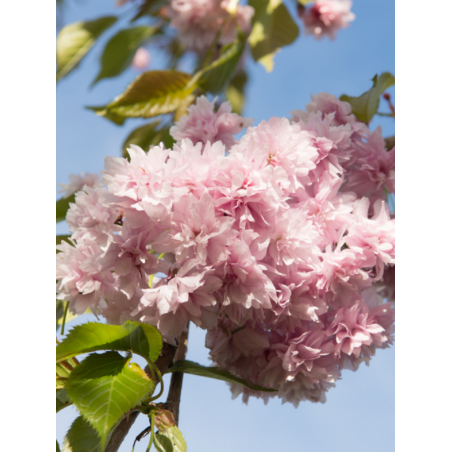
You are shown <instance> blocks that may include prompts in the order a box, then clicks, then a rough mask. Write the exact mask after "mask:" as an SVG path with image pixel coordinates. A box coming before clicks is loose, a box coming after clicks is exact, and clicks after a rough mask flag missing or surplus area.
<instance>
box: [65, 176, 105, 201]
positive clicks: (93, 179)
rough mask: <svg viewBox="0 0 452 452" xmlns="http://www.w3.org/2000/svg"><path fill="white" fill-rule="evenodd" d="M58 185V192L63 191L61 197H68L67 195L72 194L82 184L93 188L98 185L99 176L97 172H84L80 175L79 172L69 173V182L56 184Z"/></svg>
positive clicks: (81, 186)
mask: <svg viewBox="0 0 452 452" xmlns="http://www.w3.org/2000/svg"><path fill="white" fill-rule="evenodd" d="M58 185H59V186H60V190H59V191H60V192H64V196H63V198H69V196H71V195H73V194H74V193H75V192H77V191H79V190H81V189H82V188H83V186H84V185H87V186H88V187H91V188H94V187H97V186H98V185H99V176H98V175H97V174H92V173H85V175H84V176H82V173H79V174H70V175H69V184H58Z"/></svg>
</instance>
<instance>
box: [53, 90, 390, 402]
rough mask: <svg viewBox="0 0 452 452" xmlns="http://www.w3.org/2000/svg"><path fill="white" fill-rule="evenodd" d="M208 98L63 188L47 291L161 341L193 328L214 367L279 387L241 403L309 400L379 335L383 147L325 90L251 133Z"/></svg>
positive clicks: (382, 327) (321, 394)
mask: <svg viewBox="0 0 452 452" xmlns="http://www.w3.org/2000/svg"><path fill="white" fill-rule="evenodd" d="M214 104H215V101H213V102H209V101H208V100H207V99H206V98H205V97H201V98H199V99H198V100H197V102H196V104H195V105H193V106H192V107H190V109H189V111H188V115H187V116H185V117H183V118H182V119H181V120H180V121H179V123H177V124H175V125H174V126H173V128H172V129H171V133H172V135H173V137H174V138H175V140H176V144H175V145H174V147H173V149H165V148H164V147H163V145H160V146H157V147H152V148H151V149H149V151H148V152H145V151H144V150H142V149H141V148H139V147H137V146H134V145H131V146H130V148H129V155H130V161H128V160H126V159H124V158H119V157H108V158H106V161H105V169H104V170H103V172H102V178H101V180H100V182H98V183H95V184H94V185H93V184H91V185H92V186H88V185H85V187H84V188H83V189H82V190H81V191H79V192H78V193H76V200H75V203H74V204H72V205H71V207H70V209H69V212H68V214H67V223H68V224H69V227H70V230H71V232H72V239H71V243H66V242H63V243H62V244H61V245H59V246H58V247H57V249H58V250H59V252H58V253H57V255H56V257H57V280H58V283H57V297H58V299H61V300H67V301H69V302H70V305H69V306H70V309H71V311H73V312H75V313H82V312H84V311H85V310H86V309H87V308H88V307H90V308H91V310H92V312H94V313H95V314H96V315H103V316H105V317H106V319H107V321H109V322H111V323H122V322H124V321H125V320H128V319H131V320H139V321H143V322H148V323H150V324H152V325H155V326H156V327H157V328H158V329H159V330H160V332H161V333H162V335H163V336H164V337H165V339H166V340H168V341H174V338H176V337H177V336H178V335H179V334H180V333H181V332H182V331H183V330H184V329H185V328H186V325H187V323H188V322H190V321H191V322H193V323H194V324H195V325H197V326H198V327H201V328H203V329H206V330H207V337H206V345H207V347H208V348H209V349H210V356H211V359H212V361H213V362H214V363H215V365H217V366H219V367H220V368H223V369H226V370H228V371H230V372H232V373H234V374H235V375H237V376H240V377H241V378H244V379H245V380H247V381H249V382H252V383H255V384H259V385H262V386H265V387H268V388H274V389H276V390H277V391H278V392H275V393H259V392H253V391H249V390H247V389H244V388H243V387H241V386H240V387H239V386H234V385H233V386H232V391H233V394H234V395H238V394H243V397H244V400H245V401H246V400H247V399H248V397H249V396H250V395H255V396H258V397H264V399H267V398H268V397H269V394H270V396H279V397H281V398H282V399H283V401H289V402H291V403H293V404H295V405H297V404H298V403H299V402H300V401H302V400H305V399H307V400H311V401H323V400H324V398H325V392H326V391H327V390H328V389H329V388H330V387H331V386H332V385H333V384H334V382H335V381H336V380H337V379H338V378H339V376H340V375H341V371H342V369H344V368H352V369H357V368H358V366H359V364H360V363H361V362H363V361H364V362H368V360H369V359H370V357H371V356H372V355H373V354H374V352H375V350H376V349H377V348H384V347H387V346H388V345H389V344H391V342H392V340H393V339H392V338H393V324H394V310H393V300H394V270H395V220H394V218H393V215H392V214H391V213H390V211H389V209H388V206H387V204H386V202H385V199H386V196H387V194H388V193H394V181H395V162H394V157H395V150H394V149H389V150H388V149H386V147H385V142H384V140H383V138H382V133H381V129H380V128H377V129H376V130H375V131H373V132H371V131H370V130H369V129H368V127H367V126H366V125H365V124H363V123H361V122H359V121H357V119H356V118H355V116H354V115H353V114H352V113H351V107H350V105H349V104H348V103H345V102H341V101H340V100H339V99H337V98H336V97H335V96H332V95H330V94H327V93H321V94H319V95H317V96H313V97H312V100H311V102H310V103H309V104H308V105H307V106H306V109H305V110H304V111H301V110H295V111H293V112H292V118H291V119H286V118H277V117H273V118H271V119H270V120H269V121H262V122H261V123H260V124H259V125H258V126H257V127H251V120H249V119H245V118H242V117H240V116H238V115H236V114H234V113H231V110H230V106H229V105H228V104H222V105H221V106H220V107H219V108H218V109H216V108H215V105H214ZM243 128H247V130H246V132H245V134H244V135H243V136H242V138H241V139H240V140H237V139H236V138H235V137H234V135H236V134H238V133H240V132H241V131H242V129H243Z"/></svg>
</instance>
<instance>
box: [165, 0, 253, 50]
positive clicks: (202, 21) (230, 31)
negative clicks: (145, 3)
mask: <svg viewBox="0 0 452 452" xmlns="http://www.w3.org/2000/svg"><path fill="white" fill-rule="evenodd" d="M229 3H231V0H171V1H170V8H169V10H168V16H169V18H170V19H171V26H173V27H175V28H177V30H178V32H179V37H180V40H181V41H182V42H183V43H184V46H185V47H186V48H187V49H192V50H196V51H204V50H206V49H208V48H209V47H210V46H211V45H212V42H213V41H214V40H215V38H216V36H217V33H219V44H223V45H224V44H228V43H230V42H232V41H233V40H234V39H235V38H236V36H237V27H239V28H241V29H242V30H243V31H245V32H247V31H249V30H250V26H251V18H252V16H253V14H254V9H253V8H252V7H250V6H242V5H240V4H239V5H237V10H236V11H235V13H233V12H230V11H228V6H229Z"/></svg>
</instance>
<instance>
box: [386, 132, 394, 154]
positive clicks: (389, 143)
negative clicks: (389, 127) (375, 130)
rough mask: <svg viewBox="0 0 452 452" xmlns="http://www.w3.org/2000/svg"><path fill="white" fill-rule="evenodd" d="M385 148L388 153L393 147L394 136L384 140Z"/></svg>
mask: <svg viewBox="0 0 452 452" xmlns="http://www.w3.org/2000/svg"><path fill="white" fill-rule="evenodd" d="M385 146H386V149H387V150H388V151H391V150H392V148H393V147H395V135H393V136H392V137H387V138H385Z"/></svg>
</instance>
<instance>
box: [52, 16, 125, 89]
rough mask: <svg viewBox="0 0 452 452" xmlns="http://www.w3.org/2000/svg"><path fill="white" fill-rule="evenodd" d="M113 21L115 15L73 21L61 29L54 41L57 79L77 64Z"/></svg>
mask: <svg viewBox="0 0 452 452" xmlns="http://www.w3.org/2000/svg"><path fill="white" fill-rule="evenodd" d="M115 22H116V17H114V16H107V17H101V18H99V19H96V20H91V21H87V22H75V23H73V24H69V25H66V26H65V27H64V28H62V29H61V31H60V33H59V34H58V37H57V42H56V59H57V65H58V69H57V75H56V78H57V81H58V80H60V79H61V78H63V77H64V76H66V75H67V74H69V72H71V71H72V70H73V69H74V68H75V67H76V66H77V64H78V63H79V62H80V60H81V59H82V58H83V57H84V56H85V55H86V54H87V53H88V51H89V50H90V49H91V47H92V46H93V45H94V43H95V42H96V39H97V38H98V37H99V36H100V35H101V34H102V33H103V32H104V31H105V30H106V29H107V28H109V27H111V26H112V25H113V24H114V23H115Z"/></svg>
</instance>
